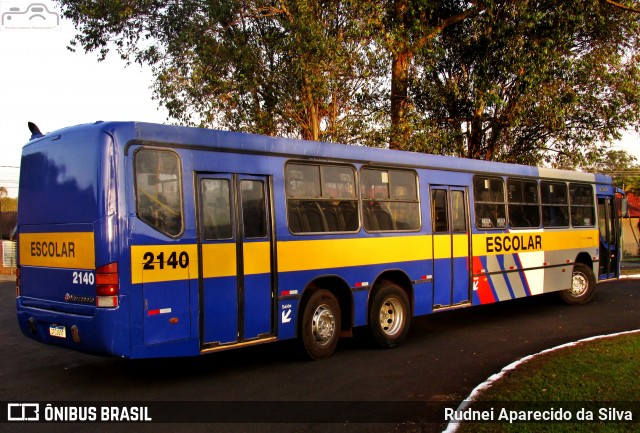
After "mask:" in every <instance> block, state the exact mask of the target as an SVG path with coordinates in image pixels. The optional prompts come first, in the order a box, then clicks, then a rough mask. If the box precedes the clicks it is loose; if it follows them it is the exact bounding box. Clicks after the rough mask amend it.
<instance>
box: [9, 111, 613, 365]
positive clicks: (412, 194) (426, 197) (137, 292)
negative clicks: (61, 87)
mask: <svg viewBox="0 0 640 433" xmlns="http://www.w3.org/2000/svg"><path fill="white" fill-rule="evenodd" d="M617 193H619V192H617V191H616V188H615V187H614V185H613V184H612V180H611V178H609V177H607V176H604V175H601V174H590V173H582V172H573V171H561V170H552V169H547V168H539V167H531V166H524V165H516V164H504V163H497V162H487V161H477V160H469V159H463V158H454V157H445V156H436V155H427V154H417V153H411V152H403V151H394V150H386V149H374V148H366V147H360V146H347V145H339V144H328V143H319V142H309V141H301V140H293V139H285V138H274V137H266V136H260V135H250V134H244V133H234V132H227V131H217V130H210V129H201V128H187V127H179V126H166V125H156V124H148V123H136V122H96V123H94V124H87V125H79V126H73V127H70V128H66V129H61V130H59V131H55V132H51V133H48V134H46V135H44V134H41V133H40V132H39V131H37V130H36V132H34V135H33V136H32V139H31V140H30V141H29V142H28V143H27V144H26V145H25V147H24V149H23V155H22V163H21V174H20V201H19V210H18V233H19V234H18V239H19V247H18V254H19V278H18V284H17V316H18V321H19V324H20V328H21V330H22V332H23V333H24V334H25V335H27V336H28V337H31V338H33V339H35V340H38V341H41V342H43V343H46V344H52V345H56V346H63V347H66V348H70V349H75V350H79V351H83V352H89V353H94V354H101V355H112V356H119V357H126V358H151V357H171V356H189V355H199V354H204V353H209V352H215V351H218V350H225V349H231V348H238V347H245V346H249V345H254V344H262V343H267V342H273V341H276V340H286V339H293V338H297V339H299V341H300V342H301V346H302V347H303V348H304V353H306V354H307V355H308V356H309V357H310V358H312V359H320V358H326V357H329V356H331V355H332V353H333V352H334V350H335V349H336V346H337V343H338V339H339V338H340V337H341V336H350V335H352V331H353V329H354V328H355V327H367V329H368V330H369V332H370V335H372V336H373V340H374V341H375V342H377V343H378V344H379V345H380V346H382V347H387V348H388V347H394V346H396V345H398V344H400V343H401V342H402V341H403V340H404V339H405V338H406V336H407V332H408V331H409V326H410V323H411V319H412V318H413V317H415V316H421V315H426V314H432V313H437V312H440V311H445V310H451V309H456V308H465V307H470V306H475V305H484V304H489V303H493V302H500V301H506V300H510V299H515V298H522V297H527V296H534V295H538V294H541V293H547V292H558V293H559V295H560V296H561V298H562V299H564V301H566V302H568V303H570V304H582V303H585V302H588V301H589V300H590V299H591V298H592V296H593V294H594V290H595V286H596V282H597V281H598V280H604V279H609V278H615V277H617V276H618V275H619V260H620V248H619V247H620V241H619V239H620V221H619V204H618V202H619V201H620V200H618V199H617V196H616V194H617Z"/></svg>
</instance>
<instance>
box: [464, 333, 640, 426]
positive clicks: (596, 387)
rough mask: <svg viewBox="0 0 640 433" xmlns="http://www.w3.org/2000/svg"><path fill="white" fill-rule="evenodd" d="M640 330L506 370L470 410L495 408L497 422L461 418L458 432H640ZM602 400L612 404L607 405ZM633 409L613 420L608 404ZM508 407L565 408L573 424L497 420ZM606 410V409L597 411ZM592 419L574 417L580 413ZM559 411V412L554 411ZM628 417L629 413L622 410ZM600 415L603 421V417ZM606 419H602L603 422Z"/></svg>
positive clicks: (588, 343)
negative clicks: (627, 418)
mask: <svg viewBox="0 0 640 433" xmlns="http://www.w3.org/2000/svg"><path fill="white" fill-rule="evenodd" d="M639 373H640V334H629V335H624V336H619V337H614V338H610V339H603V340H596V341H591V342H585V343H581V344H579V345H577V346H573V347H569V348H565V349H561V350H558V351H555V352H552V353H548V354H545V355H541V356H539V357H536V358H534V359H532V360H530V361H529V362H527V363H525V364H523V365H521V366H520V367H518V368H517V369H515V370H513V371H511V372H509V373H507V374H506V375H505V376H504V377H503V378H502V379H501V380H500V381H498V382H497V383H495V384H494V385H493V386H491V387H490V388H489V389H488V390H486V391H485V392H484V393H483V394H482V395H481V396H480V397H479V398H478V399H477V402H476V403H474V404H473V405H472V406H471V408H472V409H477V410H480V409H485V410H489V409H491V408H493V410H494V418H493V419H494V420H495V422H488V423H471V422H464V423H462V425H461V428H460V429H459V430H458V431H459V432H461V433H471V432H473V433H475V432H492V433H493V432H553V433H556V432H576V431H579V432H591V431H593V432H596V431H597V432H612V433H613V432H621V431H629V432H631V431H640V419H638V418H640V402H639V401H640V379H639V378H638V376H639ZM605 402H611V403H610V404H606V403H605ZM609 406H610V407H615V408H617V409H619V410H621V411H627V410H629V411H631V412H630V414H631V416H632V417H633V422H631V423H630V422H615V421H613V420H612V419H611V413H610V412H608V411H607V409H606V408H607V407H609ZM501 408H505V409H506V410H507V413H509V411H527V410H536V409H538V410H542V411H548V410H550V409H551V408H554V409H555V410H556V411H557V410H559V409H561V408H563V410H564V409H566V412H569V413H570V414H571V416H572V417H571V420H572V421H574V422H562V423H555V422H545V421H535V422H514V423H509V422H508V421H504V420H500V421H498V418H499V415H500V410H501ZM601 408H605V413H604V414H602V413H601V412H600V409H601ZM579 411H582V413H583V414H586V415H587V417H588V414H589V413H591V414H592V415H593V419H592V420H589V419H587V420H580V421H576V418H577V416H578V415H579V414H578V412H579ZM556 413H558V412H556ZM518 414H522V413H521V412H518ZM624 414H625V415H627V412H624ZM601 416H603V417H604V418H606V419H605V420H601V419H600V417H601ZM605 421H606V422H605Z"/></svg>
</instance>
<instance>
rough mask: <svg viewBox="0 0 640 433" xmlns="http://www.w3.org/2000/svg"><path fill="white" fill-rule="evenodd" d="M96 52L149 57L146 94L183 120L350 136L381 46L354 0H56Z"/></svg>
mask: <svg viewBox="0 0 640 433" xmlns="http://www.w3.org/2000/svg"><path fill="white" fill-rule="evenodd" d="M60 4H61V6H62V11H63V15H64V16H65V17H67V18H69V19H71V20H73V22H74V24H75V25H76V27H77V29H78V30H79V32H80V33H79V34H78V35H77V36H76V38H75V39H74V41H73V42H72V47H73V48H74V49H75V47H77V46H78V45H80V46H81V47H82V48H83V49H85V50H86V51H94V50H98V51H99V52H100V58H101V59H103V58H104V57H105V56H106V55H107V53H108V52H109V50H110V49H113V48H115V49H116V50H117V52H118V53H119V54H120V55H121V56H122V58H124V59H126V60H128V61H136V62H138V63H140V64H149V65H151V67H152V69H153V72H154V74H155V76H156V82H155V86H154V91H155V96H156V97H157V98H158V99H159V100H160V102H161V103H162V104H163V105H165V106H166V107H167V109H168V111H169V114H170V116H171V117H173V118H175V119H178V120H179V121H181V122H183V123H187V124H196V125H201V126H212V125H214V126H223V127H227V128H230V129H233V130H238V131H248V132H255V133H261V134H267V135H285V136H295V137H301V138H305V139H312V140H331V141H345V142H351V141H353V140H354V139H356V138H358V137H359V136H360V134H361V131H367V130H371V129H374V128H372V125H368V124H369V123H370V122H372V121H374V120H375V116H376V113H374V112H371V111H370V110H369V107H370V106H371V104H365V102H366V101H370V100H371V99H372V98H376V93H377V91H378V90H377V89H378V88H380V87H382V86H381V85H380V83H379V82H378V79H377V76H378V75H380V74H379V71H380V68H381V67H382V64H381V63H380V58H381V56H382V54H381V53H378V52H376V51H374V50H373V49H372V48H373V46H372V43H371V40H372V38H373V36H372V35H371V33H370V31H369V27H368V23H367V22H366V20H367V17H369V16H370V15H371V13H372V11H375V7H376V6H375V4H374V5H372V4H370V3H367V2H354V1H349V0H345V1H331V0H323V1H312V0H292V1H268V0H259V1H251V2H249V1H245V0H227V1H224V2H203V1H194V0H187V1H180V2H164V1H159V0H150V1H133V2H108V3H105V2H95V1H83V2H76V1H67V0H61V1H60Z"/></svg>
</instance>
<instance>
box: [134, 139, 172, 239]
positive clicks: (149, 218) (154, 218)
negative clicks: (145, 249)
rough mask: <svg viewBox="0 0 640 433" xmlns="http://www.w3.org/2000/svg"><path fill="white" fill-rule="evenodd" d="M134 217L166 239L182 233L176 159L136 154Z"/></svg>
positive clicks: (152, 152) (168, 154) (156, 152)
mask: <svg viewBox="0 0 640 433" xmlns="http://www.w3.org/2000/svg"><path fill="white" fill-rule="evenodd" d="M135 179H136V185H135V186H136V214H137V215H138V218H140V219H141V220H142V221H144V222H145V223H147V224H149V225H150V226H151V227H153V228H155V229H156V230H158V231H160V232H162V233H164V234H166V235H168V236H172V237H175V236H178V235H179V234H180V233H182V229H183V227H182V224H183V220H182V185H181V183H182V180H181V173H180V159H179V158H178V155H176V154H175V153H173V152H170V151H166V150H155V149H144V148H143V149H140V150H139V151H138V152H136V154H135Z"/></svg>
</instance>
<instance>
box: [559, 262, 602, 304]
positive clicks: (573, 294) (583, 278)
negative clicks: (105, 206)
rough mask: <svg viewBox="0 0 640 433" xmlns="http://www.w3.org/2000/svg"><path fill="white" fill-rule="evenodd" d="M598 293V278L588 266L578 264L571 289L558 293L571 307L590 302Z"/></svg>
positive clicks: (574, 270) (575, 267) (572, 277)
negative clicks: (596, 292)
mask: <svg viewBox="0 0 640 433" xmlns="http://www.w3.org/2000/svg"><path fill="white" fill-rule="evenodd" d="M595 291H596V277H595V275H594V274H593V271H592V270H591V268H590V267H588V266H587V265H584V264H582V263H576V264H575V265H573V273H572V275H571V288H570V289H567V290H563V291H561V292H558V293H559V295H560V299H562V300H563V301H564V302H565V303H567V304H569V305H581V304H586V303H587V302H589V301H590V300H591V299H592V298H593V295H594V294H595Z"/></svg>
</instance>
